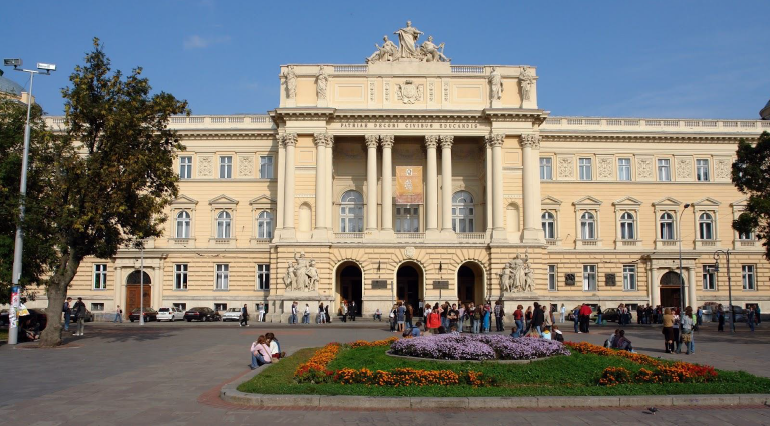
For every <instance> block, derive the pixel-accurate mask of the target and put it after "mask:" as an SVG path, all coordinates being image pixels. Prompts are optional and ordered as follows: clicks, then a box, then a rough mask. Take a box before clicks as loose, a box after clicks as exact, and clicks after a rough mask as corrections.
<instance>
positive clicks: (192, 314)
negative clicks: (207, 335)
mask: <svg viewBox="0 0 770 426" xmlns="http://www.w3.org/2000/svg"><path fill="white" fill-rule="evenodd" d="M184 319H185V320H187V322H190V321H192V320H196V321H219V320H221V319H222V316H221V315H219V313H217V311H215V310H213V309H211V308H207V307H205V306H200V307H197V308H192V309H188V310H187V312H185V313H184Z"/></svg>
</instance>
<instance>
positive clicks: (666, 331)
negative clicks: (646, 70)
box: [663, 308, 674, 354]
mask: <svg viewBox="0 0 770 426" xmlns="http://www.w3.org/2000/svg"><path fill="white" fill-rule="evenodd" d="M663 338H664V339H665V341H666V353H667V354H670V353H672V352H673V351H674V315H673V314H672V313H671V308H666V309H665V310H664V311H663Z"/></svg>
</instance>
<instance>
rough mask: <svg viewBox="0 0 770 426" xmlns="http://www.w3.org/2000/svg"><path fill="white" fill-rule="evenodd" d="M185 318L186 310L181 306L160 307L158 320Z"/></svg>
mask: <svg viewBox="0 0 770 426" xmlns="http://www.w3.org/2000/svg"><path fill="white" fill-rule="evenodd" d="M182 319H184V312H183V311H182V310H181V309H179V308H160V309H158V321H170V322H174V321H176V320H182Z"/></svg>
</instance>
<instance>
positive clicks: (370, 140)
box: [364, 135, 379, 148]
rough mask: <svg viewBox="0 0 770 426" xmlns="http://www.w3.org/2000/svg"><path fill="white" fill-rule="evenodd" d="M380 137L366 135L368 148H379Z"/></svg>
mask: <svg viewBox="0 0 770 426" xmlns="http://www.w3.org/2000/svg"><path fill="white" fill-rule="evenodd" d="M378 138H379V135H364V140H365V141H366V147H367V148H377V139H378Z"/></svg>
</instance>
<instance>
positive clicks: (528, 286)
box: [522, 264, 535, 293]
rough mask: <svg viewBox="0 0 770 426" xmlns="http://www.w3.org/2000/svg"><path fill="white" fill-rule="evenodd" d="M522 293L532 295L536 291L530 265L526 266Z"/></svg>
mask: <svg viewBox="0 0 770 426" xmlns="http://www.w3.org/2000/svg"><path fill="white" fill-rule="evenodd" d="M522 291H524V292H527V293H531V292H533V291H535V277H534V272H533V271H532V269H531V268H530V267H529V264H526V265H525V266H524V286H523V287H522Z"/></svg>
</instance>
